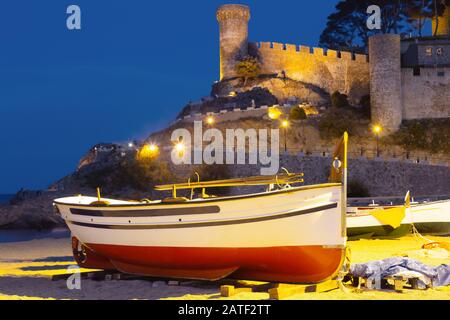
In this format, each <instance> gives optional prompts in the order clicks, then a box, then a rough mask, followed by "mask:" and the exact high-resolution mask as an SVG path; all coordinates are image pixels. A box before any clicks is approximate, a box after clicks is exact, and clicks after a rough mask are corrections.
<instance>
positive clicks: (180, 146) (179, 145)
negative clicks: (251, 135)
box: [175, 141, 185, 158]
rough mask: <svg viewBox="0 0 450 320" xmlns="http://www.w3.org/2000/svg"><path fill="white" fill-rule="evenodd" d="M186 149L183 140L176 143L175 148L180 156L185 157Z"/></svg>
mask: <svg viewBox="0 0 450 320" xmlns="http://www.w3.org/2000/svg"><path fill="white" fill-rule="evenodd" d="M184 149H185V147H184V144H183V142H181V141H179V142H177V143H176V144H175V150H176V151H177V152H178V156H179V157H180V158H182V157H183V154H184Z"/></svg>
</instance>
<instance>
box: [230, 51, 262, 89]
mask: <svg viewBox="0 0 450 320" xmlns="http://www.w3.org/2000/svg"><path fill="white" fill-rule="evenodd" d="M235 70H236V73H237V74H238V75H239V76H241V77H243V78H244V86H245V85H246V84H247V80H248V79H249V78H256V77H257V76H258V75H259V73H260V72H261V67H260V65H259V61H258V59H257V58H255V57H251V56H246V57H244V58H242V59H241V60H240V61H239V62H238V63H237V64H236V66H235Z"/></svg>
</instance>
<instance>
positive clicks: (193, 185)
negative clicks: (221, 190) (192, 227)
mask: <svg viewBox="0 0 450 320" xmlns="http://www.w3.org/2000/svg"><path fill="white" fill-rule="evenodd" d="M303 176H304V174H303V173H290V174H280V175H275V176H254V177H246V178H236V179H227V180H213V181H200V182H187V183H175V184H165V185H157V186H155V187H154V189H155V190H158V191H167V190H173V189H174V188H175V189H201V188H213V187H237V186H258V185H269V184H276V183H278V184H287V183H289V184H292V183H300V182H303V179H302V178H301V177H303Z"/></svg>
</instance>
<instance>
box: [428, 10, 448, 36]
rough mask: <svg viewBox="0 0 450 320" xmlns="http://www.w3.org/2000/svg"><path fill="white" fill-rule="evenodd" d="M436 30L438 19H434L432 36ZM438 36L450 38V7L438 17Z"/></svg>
mask: <svg viewBox="0 0 450 320" xmlns="http://www.w3.org/2000/svg"><path fill="white" fill-rule="evenodd" d="M435 30H436V19H433V27H432V29H431V32H432V34H434V31H435ZM436 35H437V36H447V37H450V6H447V7H446V8H445V11H444V14H443V15H442V16H441V17H438V29H437V33H436Z"/></svg>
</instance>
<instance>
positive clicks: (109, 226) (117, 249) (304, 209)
mask: <svg viewBox="0 0 450 320" xmlns="http://www.w3.org/2000/svg"><path fill="white" fill-rule="evenodd" d="M347 140H348V136H347V134H344V136H343V138H342V139H341V141H340V143H339V145H338V146H337V147H336V151H335V153H334V157H333V164H332V166H331V167H332V169H331V175H330V181H329V182H328V183H324V184H315V185H307V186H304V185H301V186H294V184H297V183H301V182H303V178H302V177H303V174H293V173H289V172H285V173H282V174H279V175H275V176H261V177H248V178H244V179H232V180H221V181H206V182H202V181H197V182H190V181H188V182H187V183H182V184H168V185H160V186H156V190H160V191H164V190H171V191H172V197H170V198H166V199H163V200H156V201H145V202H132V201H121V200H114V199H103V198H101V196H100V194H98V196H97V198H95V197H88V196H75V197H67V198H61V199H56V200H55V201H54V205H55V207H56V210H57V211H58V212H59V214H60V215H61V216H62V218H63V219H64V220H65V222H66V223H67V225H68V227H69V228H70V230H71V232H72V249H73V254H74V257H75V259H76V261H77V263H78V264H79V265H80V266H81V267H85V268H94V269H112V270H119V271H121V272H124V273H131V274H139V275H148V276H157V277H165V278H178V279H185V278H186V279H202V280H218V279H222V278H224V277H230V278H238V279H247V280H259V281H277V282H291V283H319V282H322V281H325V280H328V279H330V278H332V277H335V276H336V275H337V274H338V273H339V271H340V270H341V268H342V267H343V265H344V261H345V253H346V221H345V209H346V179H347V178H346V176H347ZM254 185H266V186H267V190H266V191H265V192H260V193H254V194H247V195H238V196H227V197H212V196H208V195H207V194H206V191H207V189H208V188H212V187H223V186H254ZM177 190H191V191H192V190H201V196H200V197H198V198H190V199H189V198H185V197H179V196H177Z"/></svg>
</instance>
